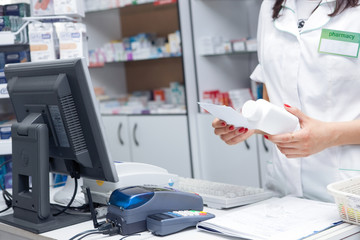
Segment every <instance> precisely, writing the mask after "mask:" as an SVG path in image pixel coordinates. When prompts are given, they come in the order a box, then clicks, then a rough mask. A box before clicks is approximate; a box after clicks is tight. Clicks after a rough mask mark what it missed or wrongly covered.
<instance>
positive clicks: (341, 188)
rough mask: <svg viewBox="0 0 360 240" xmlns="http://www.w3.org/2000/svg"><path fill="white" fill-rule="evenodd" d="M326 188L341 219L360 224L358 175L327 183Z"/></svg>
mask: <svg viewBox="0 0 360 240" xmlns="http://www.w3.org/2000/svg"><path fill="white" fill-rule="evenodd" d="M327 189H328V191H329V193H330V194H331V195H332V196H333V197H334V199H335V203H336V205H337V208H338V211H339V215H340V217H341V218H342V219H343V221H345V222H348V223H354V224H357V225H360V177H354V178H350V179H346V180H342V181H339V182H335V183H332V184H329V185H328V186H327Z"/></svg>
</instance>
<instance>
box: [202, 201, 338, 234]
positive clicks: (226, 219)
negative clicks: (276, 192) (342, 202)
mask: <svg viewBox="0 0 360 240" xmlns="http://www.w3.org/2000/svg"><path fill="white" fill-rule="evenodd" d="M339 221H341V219H340V216H339V214H338V211H337V207H336V205H335V204H333V203H324V202H318V201H312V200H306V199H301V198H295V197H284V198H271V199H268V200H265V201H263V202H260V203H257V204H253V205H249V206H247V207H243V208H241V209H239V210H238V211H237V212H232V213H229V214H226V215H223V216H221V217H215V218H213V219H210V220H207V221H204V222H200V223H199V224H198V225H197V228H198V229H200V230H205V231H209V232H215V233H218V234H223V235H228V236H234V237H242V238H249V239H266V240H271V239H272V240H277V239H287V240H292V239H302V238H304V237H306V236H310V235H312V234H314V233H315V232H319V231H322V230H325V229H327V228H329V227H331V226H334V225H336V224H338V223H339Z"/></svg>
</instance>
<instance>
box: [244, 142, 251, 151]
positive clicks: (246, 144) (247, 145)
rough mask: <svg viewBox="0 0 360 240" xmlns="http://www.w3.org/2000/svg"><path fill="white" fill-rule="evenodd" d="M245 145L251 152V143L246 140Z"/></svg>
mask: <svg viewBox="0 0 360 240" xmlns="http://www.w3.org/2000/svg"><path fill="white" fill-rule="evenodd" d="M244 143H245V146H246V148H247V149H248V150H249V149H250V145H249V143H248V142H247V141H246V140H245V141H244Z"/></svg>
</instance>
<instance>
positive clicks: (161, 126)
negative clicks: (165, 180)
mask: <svg viewBox="0 0 360 240" xmlns="http://www.w3.org/2000/svg"><path fill="white" fill-rule="evenodd" d="M129 123H130V131H131V134H130V138H131V145H132V156H133V160H134V162H142V163H148V164H152V165H155V166H158V167H162V168H165V169H166V170H168V171H169V172H170V173H174V174H178V175H179V176H183V177H190V176H191V164H190V148H189V134H188V127H187V119H186V116H129Z"/></svg>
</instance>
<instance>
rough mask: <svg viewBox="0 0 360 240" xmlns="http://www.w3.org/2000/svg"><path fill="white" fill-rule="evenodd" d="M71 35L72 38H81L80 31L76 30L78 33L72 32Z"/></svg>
mask: <svg viewBox="0 0 360 240" xmlns="http://www.w3.org/2000/svg"><path fill="white" fill-rule="evenodd" d="M71 37H72V38H80V33H78V32H76V33H71Z"/></svg>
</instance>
